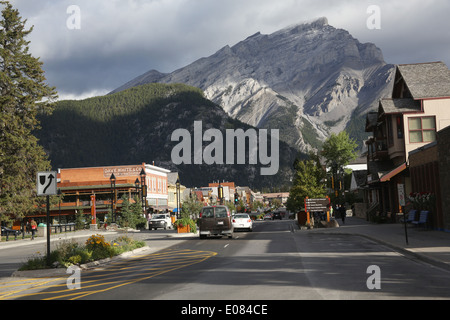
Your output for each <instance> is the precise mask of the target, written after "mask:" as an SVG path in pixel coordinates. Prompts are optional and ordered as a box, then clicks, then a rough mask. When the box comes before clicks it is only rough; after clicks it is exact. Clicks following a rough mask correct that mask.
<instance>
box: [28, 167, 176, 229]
mask: <svg viewBox="0 0 450 320" xmlns="http://www.w3.org/2000/svg"><path fill="white" fill-rule="evenodd" d="M169 172H170V171H169V170H166V169H164V168H160V167H157V166H154V165H149V164H146V163H142V164H139V165H124V166H106V167H86V168H71V169H58V177H57V178H58V184H57V187H58V190H59V191H60V193H61V194H62V201H60V203H58V205H56V206H52V207H51V209H50V215H51V216H52V220H53V221H54V223H56V224H58V223H62V224H65V223H68V222H73V221H74V220H75V214H77V213H81V214H83V215H85V220H86V221H91V220H92V221H94V220H97V222H100V221H108V222H114V221H115V220H116V217H117V214H118V212H120V209H121V207H122V204H123V201H124V199H125V198H127V199H129V201H130V202H131V203H134V202H135V201H139V202H140V203H141V205H142V209H143V213H144V212H145V213H146V214H148V213H151V212H152V210H163V209H167V208H168V174H169ZM33 218H35V219H37V220H43V215H40V214H38V215H36V216H33Z"/></svg>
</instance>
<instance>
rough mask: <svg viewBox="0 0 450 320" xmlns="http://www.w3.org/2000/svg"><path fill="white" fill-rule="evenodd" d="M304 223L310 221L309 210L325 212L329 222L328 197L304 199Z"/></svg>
mask: <svg viewBox="0 0 450 320" xmlns="http://www.w3.org/2000/svg"><path fill="white" fill-rule="evenodd" d="M305 211H306V214H307V220H306V223H308V224H309V223H311V215H310V214H311V212H326V213H327V222H330V198H328V197H327V198H322V199H309V198H306V199H305Z"/></svg>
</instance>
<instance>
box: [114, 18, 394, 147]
mask: <svg viewBox="0 0 450 320" xmlns="http://www.w3.org/2000/svg"><path fill="white" fill-rule="evenodd" d="M392 76H393V66H392V65H388V64H386V63H385V62H384V58H383V55H382V52H381V50H380V49H379V48H377V47H376V46H375V45H374V44H372V43H365V44H362V43H360V42H359V41H358V40H357V39H355V38H353V37H352V36H351V35H350V34H349V32H347V31H345V30H342V29H336V28H334V27H332V26H330V25H329V24H328V21H327V19H326V18H320V19H317V20H315V21H312V22H308V23H302V24H298V25H294V26H290V27H287V28H285V29H282V30H279V31H277V32H275V33H272V34H270V35H265V34H261V33H257V34H255V35H253V36H250V37H248V38H247V39H245V40H244V41H241V42H239V43H238V44H236V45H234V46H233V47H230V46H225V47H224V48H222V49H221V50H219V51H218V52H216V53H215V54H213V55H212V56H210V57H207V58H202V59H199V60H197V61H195V62H194V63H192V64H190V65H188V66H186V67H184V68H181V69H179V70H176V71H174V72H172V73H170V74H163V73H160V72H158V71H156V70H151V71H149V72H147V73H145V74H143V75H141V76H139V77H137V78H136V79H134V80H132V81H130V82H128V83H126V84H125V85H123V86H121V87H119V88H118V89H116V90H114V91H113V92H118V91H122V90H124V89H127V88H130V87H134V86H138V85H142V84H146V83H152V82H159V83H185V84H188V85H191V86H195V87H198V88H200V89H202V90H203V91H204V93H205V96H206V98H208V99H209V100H212V101H214V102H215V103H217V104H219V105H220V106H222V108H223V109H224V110H225V111H226V112H227V113H228V114H229V115H230V116H231V117H233V118H236V119H238V120H240V121H242V122H245V123H248V124H250V125H252V126H255V127H258V128H267V129H280V134H281V139H282V140H284V141H286V142H287V143H289V144H290V145H293V146H296V147H298V148H300V149H301V150H303V151H307V150H310V149H311V148H317V147H318V146H320V143H321V142H322V141H323V140H324V139H325V138H327V137H328V136H329V134H330V133H331V132H339V131H342V130H343V129H345V128H346V127H347V126H348V125H349V124H352V126H351V128H352V130H353V132H351V133H352V135H353V136H354V137H358V135H359V134H363V132H364V130H363V125H361V124H360V123H362V121H358V120H360V119H361V118H362V117H363V116H364V115H365V113H366V112H367V111H368V110H369V109H372V108H374V107H376V105H377V102H378V100H379V99H380V98H382V97H385V96H386V95H388V94H389V91H390V83H391V81H392ZM358 122H359V124H358ZM355 123H356V125H355Z"/></svg>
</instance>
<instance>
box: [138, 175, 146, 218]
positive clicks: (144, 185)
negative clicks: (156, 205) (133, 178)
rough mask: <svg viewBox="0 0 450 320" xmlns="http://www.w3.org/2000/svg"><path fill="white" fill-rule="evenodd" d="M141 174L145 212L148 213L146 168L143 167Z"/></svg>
mask: <svg viewBox="0 0 450 320" xmlns="http://www.w3.org/2000/svg"><path fill="white" fill-rule="evenodd" d="M139 175H140V176H141V189H142V198H141V200H142V207H143V208H144V212H145V214H147V201H146V199H147V185H146V183H145V177H146V176H147V174H146V173H145V170H144V169H142V170H141V173H140V174H139Z"/></svg>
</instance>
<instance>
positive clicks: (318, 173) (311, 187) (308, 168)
mask: <svg viewBox="0 0 450 320" xmlns="http://www.w3.org/2000/svg"><path fill="white" fill-rule="evenodd" d="M294 169H295V174H294V179H293V181H292V188H291V190H290V193H289V198H288V200H287V205H286V207H287V209H288V210H289V211H292V212H298V211H299V210H301V209H302V208H304V203H305V199H306V197H309V198H323V197H325V195H326V190H325V185H324V182H323V181H324V178H325V171H324V170H323V168H322V166H321V164H320V162H319V159H318V158H317V157H313V158H312V159H311V160H303V161H299V160H296V161H295V163H294Z"/></svg>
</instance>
